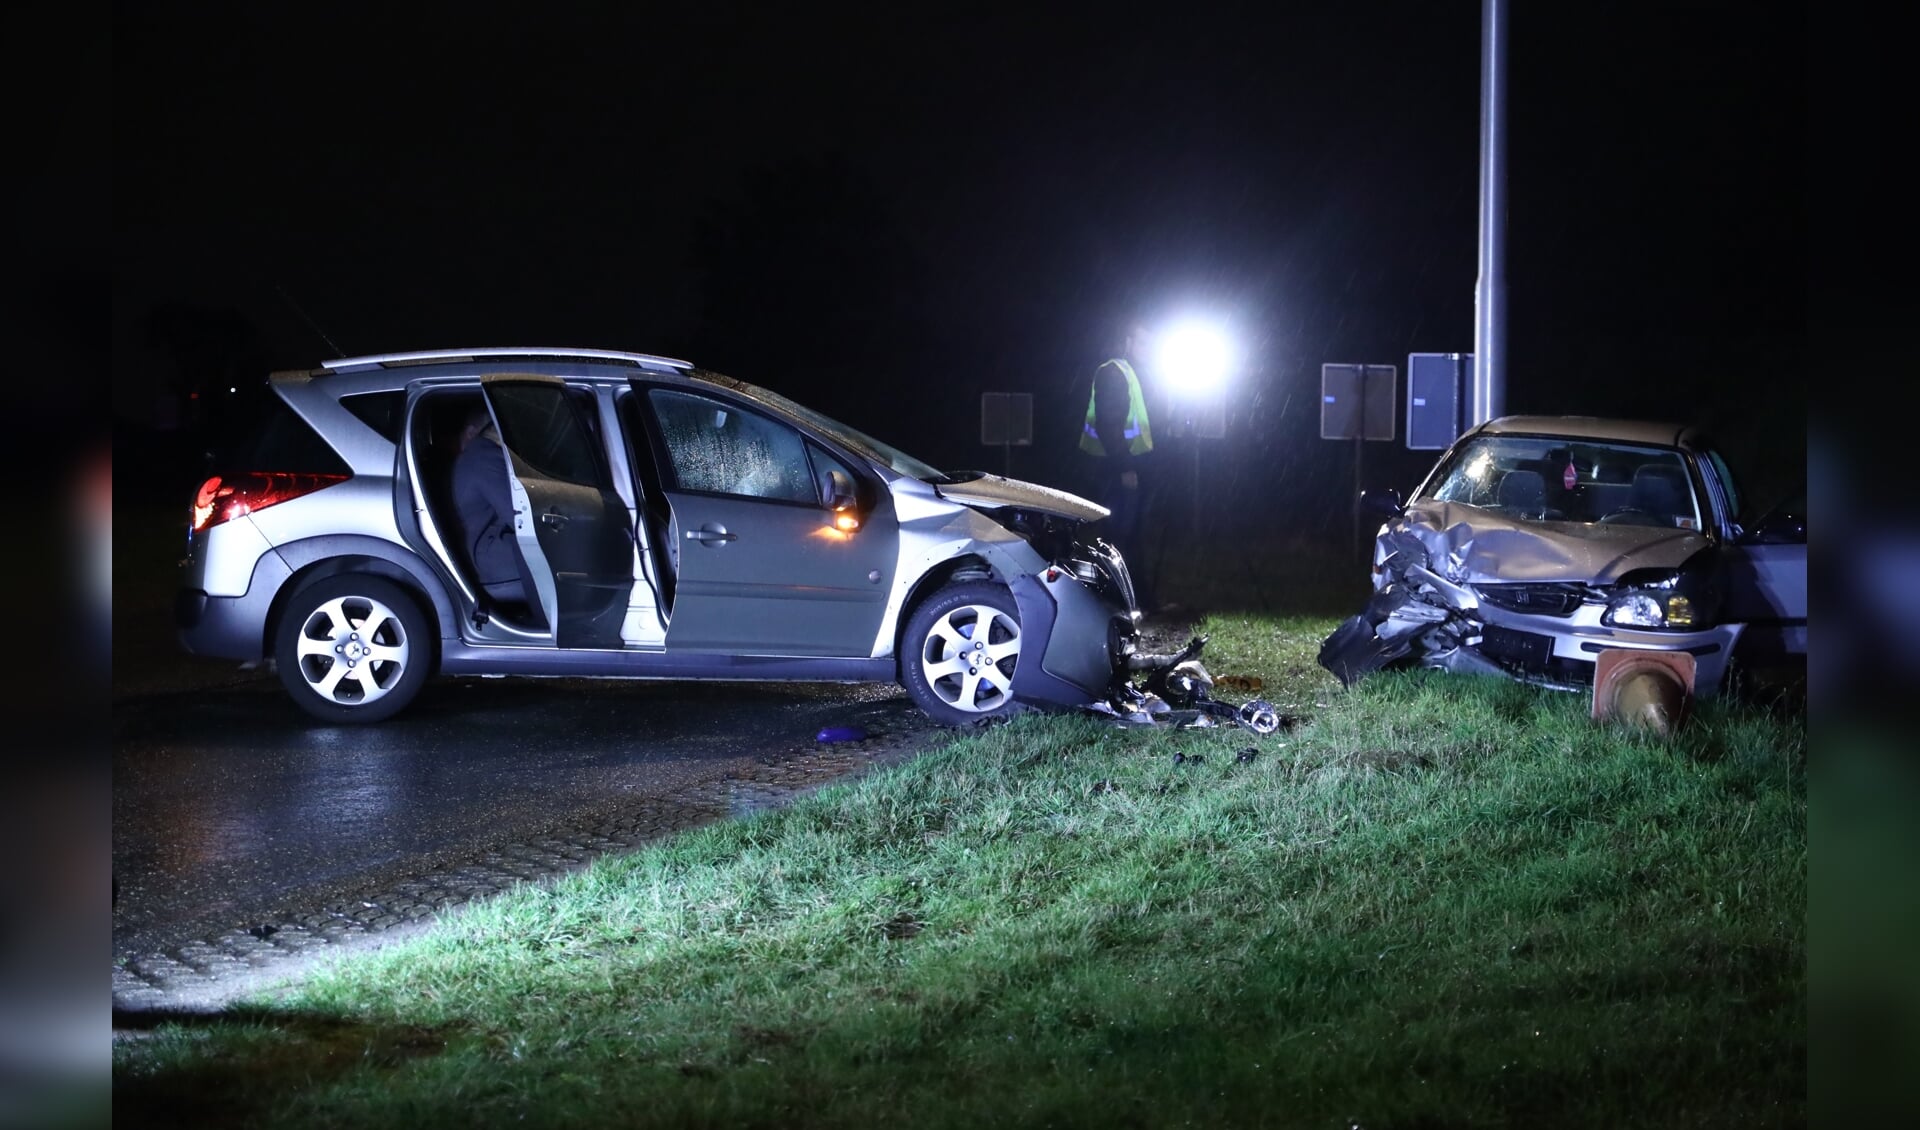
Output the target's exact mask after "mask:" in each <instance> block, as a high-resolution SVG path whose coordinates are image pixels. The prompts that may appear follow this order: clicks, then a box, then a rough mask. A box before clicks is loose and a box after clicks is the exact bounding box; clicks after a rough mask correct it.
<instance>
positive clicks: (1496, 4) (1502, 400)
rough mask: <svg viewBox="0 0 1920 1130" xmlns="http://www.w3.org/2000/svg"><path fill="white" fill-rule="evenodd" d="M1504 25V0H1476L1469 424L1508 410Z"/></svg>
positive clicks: (1505, 51) (1505, 4)
mask: <svg viewBox="0 0 1920 1130" xmlns="http://www.w3.org/2000/svg"><path fill="white" fill-rule="evenodd" d="M1507 31H1508V29H1507V0H1481V16H1480V37H1481V38H1480V279H1479V282H1478V283H1477V285H1476V286H1475V288H1474V319H1473V407H1472V411H1471V412H1470V413H1469V417H1470V418H1469V419H1468V421H1467V422H1468V423H1469V424H1470V425H1471V424H1481V423H1485V422H1486V421H1488V420H1491V419H1493V418H1495V417H1496V416H1503V415H1505V414H1506V411H1507V356H1506V354H1507Z"/></svg>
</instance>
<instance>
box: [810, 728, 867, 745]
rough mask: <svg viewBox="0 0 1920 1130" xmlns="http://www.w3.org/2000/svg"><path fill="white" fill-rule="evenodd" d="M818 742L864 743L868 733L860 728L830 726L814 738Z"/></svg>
mask: <svg viewBox="0 0 1920 1130" xmlns="http://www.w3.org/2000/svg"><path fill="white" fill-rule="evenodd" d="M813 740H814V741H816V742H863V741H866V740H867V732H866V730H864V729H862V728H861V727H859V726H828V727H827V728H826V729H824V730H822V731H820V732H819V733H817V734H815V735H814V736H813Z"/></svg>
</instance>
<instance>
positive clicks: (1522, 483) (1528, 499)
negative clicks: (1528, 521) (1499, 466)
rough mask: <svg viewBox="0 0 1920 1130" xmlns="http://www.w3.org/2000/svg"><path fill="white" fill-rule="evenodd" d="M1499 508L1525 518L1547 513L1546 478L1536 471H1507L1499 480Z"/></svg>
mask: <svg viewBox="0 0 1920 1130" xmlns="http://www.w3.org/2000/svg"><path fill="white" fill-rule="evenodd" d="M1499 500H1500V508H1501V509H1502V510H1509V511H1512V512H1513V513H1515V514H1519V515H1521V516H1522V517H1526V518H1544V517H1545V516H1546V513H1547V480H1546V479H1544V478H1542V477H1541V475H1540V472H1538V471H1528V470H1524V469H1523V470H1515V471H1508V472H1507V474H1506V477H1505V478H1503V479H1501V480H1500V495H1499Z"/></svg>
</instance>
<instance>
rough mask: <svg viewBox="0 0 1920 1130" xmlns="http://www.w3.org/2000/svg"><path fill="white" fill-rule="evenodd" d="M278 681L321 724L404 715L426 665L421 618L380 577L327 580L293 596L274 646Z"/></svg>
mask: <svg viewBox="0 0 1920 1130" xmlns="http://www.w3.org/2000/svg"><path fill="white" fill-rule="evenodd" d="M273 656H274V664H275V666H276V667H277V668H278V669H279V673H280V682H281V683H282V684H283V685H284V686H285V687H286V688H287V693H288V694H290V695H292V696H293V700H294V701H295V702H297V703H299V704H300V708H301V709H302V710H305V711H306V712H307V713H309V714H311V715H313V716H314V717H315V718H319V719H321V720H322V721H325V722H336V723H337V722H349V723H352V722H379V721H383V720H385V719H387V718H391V717H393V716H394V715H395V714H397V713H399V712H400V711H401V710H402V709H404V708H405V707H406V706H407V704H408V703H410V702H412V701H413V700H414V697H415V696H416V695H418V694H419V693H420V688H421V687H422V686H423V685H425V683H426V681H427V676H428V675H429V674H430V673H431V669H432V666H433V639H432V636H431V635H430V629H429V627H428V623H427V617H426V615H425V614H424V613H422V612H421V611H420V606H419V605H418V604H417V603H415V601H414V600H413V598H412V596H411V595H410V594H409V593H408V592H407V591H406V590H405V589H403V588H401V587H400V586H399V585H397V584H395V583H394V582H392V581H389V580H387V579H385V578H383V577H373V576H367V575H364V574H347V575H344V576H339V577H329V578H327V579H326V580H324V581H319V582H316V583H314V584H312V585H309V586H307V587H306V588H304V589H302V590H301V591H300V592H298V593H296V594H295V595H294V597H293V600H292V602H291V603H290V604H289V605H288V606H287V610H286V614H285V615H284V616H283V617H282V618H281V620H280V628H279V632H278V633H277V636H276V638H275V640H274V648H273Z"/></svg>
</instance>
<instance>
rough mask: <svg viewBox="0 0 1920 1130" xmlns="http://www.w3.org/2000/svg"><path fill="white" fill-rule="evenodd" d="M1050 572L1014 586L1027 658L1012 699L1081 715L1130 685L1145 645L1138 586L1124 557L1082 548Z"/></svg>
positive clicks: (1105, 548)
mask: <svg viewBox="0 0 1920 1130" xmlns="http://www.w3.org/2000/svg"><path fill="white" fill-rule="evenodd" d="M1074 549H1075V550H1076V551H1077V552H1074V553H1070V554H1067V555H1063V556H1062V557H1061V558H1060V559H1057V560H1055V561H1054V562H1053V563H1052V564H1050V565H1049V566H1048V567H1047V568H1045V569H1041V570H1038V571H1036V572H1033V573H1024V574H1021V575H1020V576H1017V577H1015V578H1013V583H1012V588H1013V599H1014V601H1015V602H1016V603H1017V604H1018V605H1019V607H1020V631H1021V635H1022V636H1023V637H1024V639H1025V641H1026V646H1025V653H1026V655H1027V656H1028V657H1033V656H1038V657H1039V662H1037V663H1036V662H1033V661H1032V660H1031V658H1029V659H1028V660H1027V661H1025V662H1023V663H1022V664H1021V665H1020V667H1019V668H1018V669H1017V670H1016V671H1015V672H1014V675H1013V695H1014V697H1015V698H1016V699H1019V700H1021V701H1023V702H1027V703H1030V704H1036V705H1043V706H1055V707H1067V708H1074V707H1080V706H1085V705H1087V704H1089V703H1095V702H1104V701H1106V700H1108V699H1109V698H1111V697H1112V696H1113V694H1114V693H1115V690H1116V688H1117V686H1118V684H1120V683H1122V682H1124V681H1125V678H1126V674H1127V670H1128V660H1129V657H1131V656H1132V655H1133V654H1134V652H1135V650H1136V648H1137V646H1138V641H1139V635H1140V633H1139V610H1138V609H1137V608H1135V607H1134V594H1133V580H1132V576H1131V575H1130V574H1129V573H1128V571H1127V564H1126V561H1125V560H1124V559H1123V558H1122V557H1121V556H1120V552H1119V550H1117V549H1115V548H1114V547H1113V546H1111V545H1109V544H1107V543H1106V542H1104V541H1099V542H1094V543H1093V544H1091V545H1085V544H1076V545H1075V546H1074Z"/></svg>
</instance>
